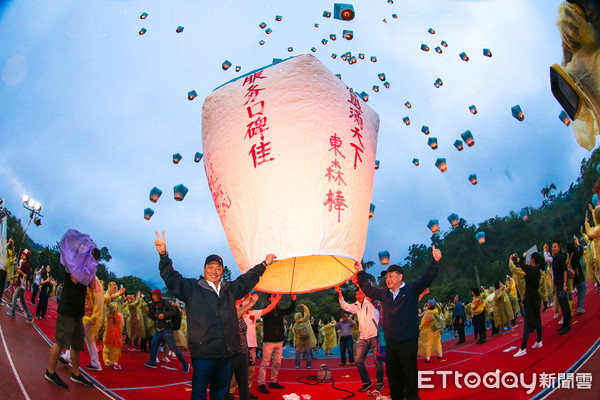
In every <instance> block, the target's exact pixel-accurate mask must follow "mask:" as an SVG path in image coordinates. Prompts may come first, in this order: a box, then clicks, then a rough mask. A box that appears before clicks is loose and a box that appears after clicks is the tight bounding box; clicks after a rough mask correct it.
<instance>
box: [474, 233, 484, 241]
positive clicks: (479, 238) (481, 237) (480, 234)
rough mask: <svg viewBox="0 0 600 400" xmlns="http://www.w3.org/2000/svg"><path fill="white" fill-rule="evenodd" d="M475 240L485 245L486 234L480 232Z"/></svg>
mask: <svg viewBox="0 0 600 400" xmlns="http://www.w3.org/2000/svg"><path fill="white" fill-rule="evenodd" d="M475 238H476V239H477V241H478V242H479V244H484V243H485V232H478V233H477V234H476V235H475Z"/></svg>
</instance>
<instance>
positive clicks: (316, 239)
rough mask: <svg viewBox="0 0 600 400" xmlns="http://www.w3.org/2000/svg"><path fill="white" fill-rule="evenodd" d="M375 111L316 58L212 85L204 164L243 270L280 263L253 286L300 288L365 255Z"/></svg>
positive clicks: (346, 274)
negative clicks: (271, 259)
mask: <svg viewBox="0 0 600 400" xmlns="http://www.w3.org/2000/svg"><path fill="white" fill-rule="evenodd" d="M378 129H379V116H378V115H377V114H376V113H375V112H374V111H373V110H372V109H371V108H370V107H369V106H367V105H366V103H365V102H364V101H363V100H362V99H360V98H359V96H358V95H356V93H354V92H353V91H352V90H351V89H350V88H348V87H347V86H346V85H345V84H344V83H343V82H342V81H341V80H340V79H339V78H338V77H336V76H335V75H334V74H333V73H332V72H331V71H329V70H328V69H327V68H326V67H325V66H324V65H323V64H322V63H321V62H320V61H319V60H318V59H317V58H315V57H314V56H312V55H310V54H305V55H301V56H298V57H294V58H290V59H288V60H285V61H283V62H280V63H277V64H274V65H269V66H267V67H265V68H262V69H260V70H257V71H253V72H251V73H249V74H247V75H245V76H242V77H240V78H238V79H236V80H233V81H231V82H229V83H227V84H225V85H223V86H221V87H219V88H217V89H215V90H214V91H213V92H212V93H211V94H210V95H209V96H208V97H207V98H206V100H205V101H204V105H203V109H202V144H203V150H204V161H205V163H204V165H205V168H206V176H207V178H208V184H209V187H210V190H211V193H212V196H213V199H214V202H215V207H216V209H217V212H218V214H219V217H220V218H221V223H222V224H223V228H224V229H225V234H226V235H227V240H228V242H229V246H230V247H231V251H232V253H233V256H234V257H235V260H236V262H237V264H238V266H239V268H240V269H241V271H242V272H245V271H246V270H247V269H248V268H251V267H252V266H254V265H256V264H258V263H260V262H261V261H262V260H263V259H264V257H265V254H267V253H274V254H276V255H277V257H278V261H276V262H275V263H273V265H271V266H269V268H267V271H266V273H265V274H264V275H263V277H262V278H261V280H260V282H259V284H258V286H257V289H259V290H262V291H266V292H274V293H290V292H294V293H302V292H310V291H314V290H319V289H323V288H328V287H331V286H334V285H336V284H339V283H341V282H344V281H346V280H348V279H349V278H350V277H351V275H352V274H353V273H354V267H353V265H354V261H355V260H361V259H362V255H363V251H364V247H365V240H366V236H367V227H368V224H369V207H370V204H371V191H372V188H373V175H374V172H375V168H374V167H373V166H374V165H375V152H376V146H377V131H378Z"/></svg>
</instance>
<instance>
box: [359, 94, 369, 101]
mask: <svg viewBox="0 0 600 400" xmlns="http://www.w3.org/2000/svg"><path fill="white" fill-rule="evenodd" d="M360 97H362V99H363V100H364V101H365V102H367V101H369V95H368V94H367V92H360Z"/></svg>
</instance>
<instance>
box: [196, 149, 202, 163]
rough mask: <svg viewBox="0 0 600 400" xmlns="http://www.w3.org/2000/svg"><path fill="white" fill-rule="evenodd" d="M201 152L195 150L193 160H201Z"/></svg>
mask: <svg viewBox="0 0 600 400" xmlns="http://www.w3.org/2000/svg"><path fill="white" fill-rule="evenodd" d="M202 157H203V154H202V153H200V152H199V151H197V152H196V154H195V155H194V162H197V163H199V162H200V160H202Z"/></svg>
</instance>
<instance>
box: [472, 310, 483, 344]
mask: <svg viewBox="0 0 600 400" xmlns="http://www.w3.org/2000/svg"><path fill="white" fill-rule="evenodd" d="M473 330H474V331H475V334H476V335H477V337H479V339H481V340H486V335H485V331H486V329H485V311H483V312H481V314H478V315H473Z"/></svg>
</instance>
